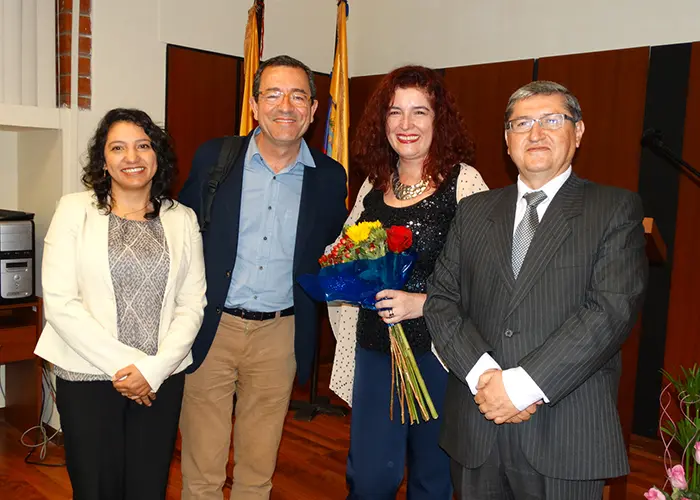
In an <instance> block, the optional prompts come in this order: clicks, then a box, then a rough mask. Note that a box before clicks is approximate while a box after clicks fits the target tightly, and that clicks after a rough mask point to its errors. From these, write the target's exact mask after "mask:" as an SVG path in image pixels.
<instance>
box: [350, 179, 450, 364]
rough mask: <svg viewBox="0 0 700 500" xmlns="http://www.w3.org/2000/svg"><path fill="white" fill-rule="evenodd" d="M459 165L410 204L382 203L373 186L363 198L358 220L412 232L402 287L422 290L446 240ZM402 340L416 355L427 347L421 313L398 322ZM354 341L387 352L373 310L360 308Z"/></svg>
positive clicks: (383, 333)
mask: <svg viewBox="0 0 700 500" xmlns="http://www.w3.org/2000/svg"><path fill="white" fill-rule="evenodd" d="M458 175H459V167H457V168H455V170H454V171H453V173H452V174H451V175H450V176H449V177H448V178H447V179H445V181H444V182H443V183H442V184H441V185H440V187H439V188H438V189H437V190H436V191H435V192H434V193H433V194H432V195H431V196H429V197H427V198H425V199H424V200H421V201H419V202H418V203H416V204H414V205H410V206H408V207H403V208H394V207H390V206H388V205H387V204H386V203H384V193H383V192H382V191H379V190H377V189H373V190H372V191H370V192H369V193H367V196H365V199H364V211H363V212H362V215H361V216H360V218H359V220H358V222H362V221H375V220H378V221H380V222H381V223H382V225H384V227H390V226H406V227H408V228H409V229H410V230H411V231H412V232H413V247H412V248H413V249H414V250H415V251H416V252H418V260H417V261H416V264H415V267H414V268H413V273H412V274H411V277H410V278H409V279H408V283H406V286H404V288H403V289H404V290H405V291H407V292H412V293H425V284H426V280H427V279H428V276H430V275H431V274H432V272H433V269H434V268H435V261H436V260H437V258H438V255H440V251H441V250H442V247H443V246H444V245H445V241H446V239H447V232H448V230H449V228H450V223H451V222H452V218H453V217H454V215H455V212H456V210H457V199H456V198H457V194H456V189H457V177H458ZM401 325H402V326H403V329H404V332H405V333H406V339H407V340H408V343H409V344H410V346H411V349H412V350H413V353H414V355H416V356H418V355H420V354H423V353H425V352H427V351H429V350H430V334H429V333H428V327H427V326H426V324H425V319H424V318H423V317H422V316H421V317H420V318H416V319H409V320H405V321H402V322H401ZM357 343H358V345H359V346H360V347H362V348H364V349H369V350H373V351H382V352H386V353H388V352H389V332H388V328H387V325H386V324H385V323H384V321H382V319H381V318H380V317H379V316H378V315H377V311H371V310H368V309H360V311H359V316H358V320H357Z"/></svg>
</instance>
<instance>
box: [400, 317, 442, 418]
mask: <svg viewBox="0 0 700 500" xmlns="http://www.w3.org/2000/svg"><path fill="white" fill-rule="evenodd" d="M392 328H393V329H394V330H395V332H396V336H397V337H398V340H399V342H400V344H401V345H402V347H403V348H404V351H405V353H406V354H407V358H408V363H409V364H410V365H411V367H412V368H413V369H414V372H415V376H416V378H417V379H418V384H419V386H420V389H421V391H422V392H423V395H424V396H425V401H426V403H427V405H428V409H429V410H430V415H431V416H432V417H433V418H434V419H436V418H438V414H437V411H436V410H435V406H434V405H433V400H432V399H431V398H430V394H429V393H428V388H427V387H426V385H425V381H424V380H423V376H422V375H421V373H420V370H419V369H418V364H417V363H416V358H415V357H414V356H413V351H412V350H411V346H410V345H409V344H408V340H407V339H406V334H405V333H404V331H403V327H402V326H401V323H399V324H397V325H394V326H393V327H392Z"/></svg>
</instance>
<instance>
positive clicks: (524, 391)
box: [467, 166, 571, 411]
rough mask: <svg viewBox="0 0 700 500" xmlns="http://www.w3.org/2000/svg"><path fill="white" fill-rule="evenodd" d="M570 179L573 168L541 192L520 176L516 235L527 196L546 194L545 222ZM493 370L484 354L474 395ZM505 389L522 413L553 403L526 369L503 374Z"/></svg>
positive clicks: (473, 373) (540, 210) (474, 373)
mask: <svg viewBox="0 0 700 500" xmlns="http://www.w3.org/2000/svg"><path fill="white" fill-rule="evenodd" d="M570 176H571V166H569V168H567V169H566V171H565V172H563V173H561V174H559V175H558V176H556V177H555V178H554V179H552V180H551V181H549V182H548V183H547V184H545V185H544V186H542V187H541V188H540V189H532V188H530V187H528V186H527V185H526V184H525V183H524V182H523V180H522V179H521V178H520V176H518V198H517V202H516V205H515V221H514V223H513V234H514V235H515V230H516V228H517V227H518V224H520V221H521V220H522V219H523V217H524V216H525V210H526V209H527V201H526V200H525V198H523V196H524V195H526V194H527V193H531V192H533V191H544V193H545V194H546V195H547V198H545V199H544V201H542V202H541V203H540V204H539V205H537V216H538V217H539V220H540V221H541V220H542V218H543V217H544V213H545V212H546V211H547V208H548V207H549V204H550V203H551V202H552V200H553V199H554V196H556V194H557V192H558V191H559V188H561V187H562V186H563V185H564V183H565V182H566V180H567V179H568V178H569V177H570ZM492 368H495V369H497V370H500V369H501V366H500V365H499V364H498V363H497V362H496V360H495V359H493V358H492V357H491V356H490V355H489V354H488V353H484V354H483V355H482V356H481V357H480V358H479V361H477V362H476V364H475V365H474V367H473V368H472V369H471V370H470V371H469V373H468V374H467V384H468V385H469V389H470V390H471V391H472V394H476V392H477V390H476V386H477V385H478V383H479V377H481V375H482V374H483V373H484V372H485V371H486V370H490V369H492ZM503 386H504V388H505V390H506V394H508V397H509V398H510V400H511V402H512V403H513V405H514V406H515V407H516V408H517V409H518V410H520V411H522V410H524V409H525V408H527V407H528V406H530V405H531V404H532V403H535V402H537V401H539V400H543V401H544V402H545V403H549V399H548V398H547V396H546V394H545V393H544V392H542V389H540V388H539V386H538V385H537V384H536V383H535V381H534V380H532V377H530V375H528V373H527V372H526V371H525V369H524V368H522V367H520V366H518V367H516V368H509V369H507V370H503Z"/></svg>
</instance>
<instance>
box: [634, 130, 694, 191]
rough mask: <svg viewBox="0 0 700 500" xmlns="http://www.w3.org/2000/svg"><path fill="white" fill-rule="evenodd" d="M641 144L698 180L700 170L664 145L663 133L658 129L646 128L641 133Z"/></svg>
mask: <svg viewBox="0 0 700 500" xmlns="http://www.w3.org/2000/svg"><path fill="white" fill-rule="evenodd" d="M642 146H644V147H647V148H649V149H650V150H651V151H653V152H654V153H656V154H657V155H659V156H662V157H663V158H665V159H666V160H668V161H670V162H671V163H672V164H673V165H674V166H675V167H676V168H678V169H679V170H680V171H681V172H683V173H685V174H686V175H688V176H689V177H690V178H691V179H694V180H695V181H700V172H699V171H698V170H696V169H695V168H694V167H693V166H692V165H690V164H689V163H688V162H686V161H685V160H683V158H680V157H679V156H677V155H676V154H675V153H674V152H673V151H671V149H670V148H669V147H668V146H666V144H665V143H664V141H663V135H662V134H661V132H659V131H658V130H653V129H652V130H647V131H645V132H644V134H642Z"/></svg>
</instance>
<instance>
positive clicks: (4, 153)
mask: <svg viewBox="0 0 700 500" xmlns="http://www.w3.org/2000/svg"><path fill="white" fill-rule="evenodd" d="M0 208H4V209H6V210H16V209H17V132H14V131H7V130H1V129H0Z"/></svg>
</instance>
